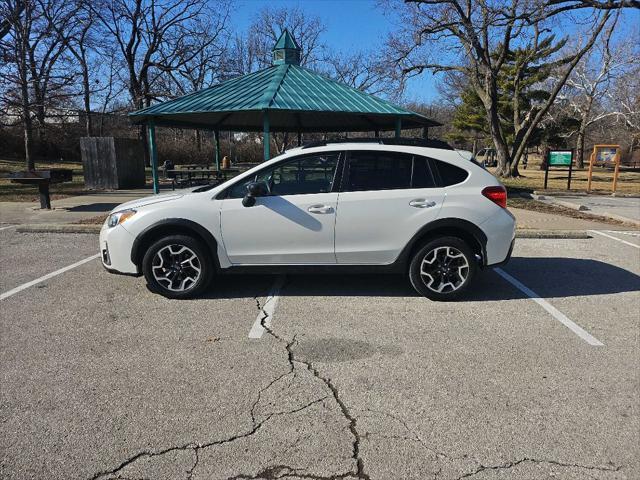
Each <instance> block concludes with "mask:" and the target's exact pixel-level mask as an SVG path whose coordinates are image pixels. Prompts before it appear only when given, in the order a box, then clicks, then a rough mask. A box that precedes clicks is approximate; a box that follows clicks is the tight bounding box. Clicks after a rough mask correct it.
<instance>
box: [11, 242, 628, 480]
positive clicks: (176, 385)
mask: <svg viewBox="0 0 640 480" xmlns="http://www.w3.org/2000/svg"><path fill="white" fill-rule="evenodd" d="M602 233H604V234H606V235H601V234H598V233H594V234H593V238H591V239H586V240H535V239H530V240H520V241H518V242H517V247H516V251H515V254H514V258H513V259H512V261H511V262H510V263H509V264H508V265H507V266H505V267H504V268H503V270H502V271H503V272H504V273H505V275H500V274H499V273H496V272H483V273H482V275H481V277H480V278H479V279H478V281H477V282H476V283H475V286H474V290H473V292H471V294H470V296H469V298H467V299H465V300H464V301H460V302H456V303H434V302H430V301H427V300H425V299H423V298H421V297H418V296H417V295H416V294H415V293H414V291H413V290H412V289H411V288H410V286H409V285H408V283H407V282H406V280H405V279H404V278H402V277H398V276H392V275H389V276H386V275H382V276H375V275H353V276H336V275H323V276H287V277H285V278H274V277H269V276H246V277H244V276H228V277H220V278H219V279H218V280H217V282H216V284H215V285H214V286H213V287H212V288H211V290H210V292H209V293H208V294H207V295H206V296H205V297H203V298H200V299H197V300H191V301H169V300H166V299H164V298H161V297H158V296H155V295H152V294H151V293H149V292H148V291H147V289H146V287H145V285H144V281H142V280H141V279H136V278H131V277H120V276H114V275H108V274H107V273H106V272H104V271H103V270H102V267H101V266H100V265H99V263H98V260H94V261H89V262H87V263H85V264H82V265H79V266H77V267H76V268H73V269H71V270H68V271H66V272H65V273H64V274H61V275H58V276H56V277H53V278H50V279H48V280H46V281H45V282H43V283H41V284H39V285H38V287H39V288H36V287H32V288H28V289H26V290H23V291H21V292H19V293H16V294H15V295H12V296H11V297H9V298H5V299H4V300H2V303H1V304H0V308H1V312H2V319H1V330H0V331H1V335H0V364H1V365H2V384H3V387H2V389H1V390H0V405H2V408H1V409H0V422H2V425H3V430H4V431H5V432H6V434H5V435H3V438H2V440H0V452H1V455H0V458H1V460H0V473H1V474H2V476H3V477H7V478H28V477H33V478H42V477H48V478H69V479H71V478H79V479H88V478H154V479H156V478H167V479H176V478H194V479H209V478H215V479H217V478H267V479H268V478H362V479H397V478H403V479H408V478H415V479H423V478H439V479H440V478H441V479H459V478H478V479H500V478H510V479H511V478H515V479H532V478H545V479H546V478H562V479H582V478H596V479H606V480H609V479H633V478H637V477H638V476H639V475H640V464H639V463H638V460H637V458H638V457H639V455H638V454H639V453H640V452H639V451H638V442H637V439H638V432H639V431H640V422H639V416H638V410H637V398H638V389H639V385H638V382H639V377H638V372H637V359H638V344H637V341H638V315H639V314H638V307H637V305H638V300H640V296H639V294H638V292H639V291H640V276H639V275H640V252H639V249H638V248H637V247H636V246H634V245H639V244H640V242H639V240H638V236H637V235H634V232H626V233H625V232H615V233H614V232H608V231H604V232H602ZM0 235H2V240H3V248H2V250H1V252H2V253H1V255H2V257H1V260H2V262H3V265H4V264H5V262H7V263H8V264H9V265H11V266H12V267H11V268H8V269H6V270H5V272H7V275H5V278H3V279H2V282H3V283H2V284H1V288H0V293H2V292H5V291H7V290H9V289H13V288H15V287H16V286H18V285H20V284H22V283H24V282H28V281H31V280H34V279H35V278H38V277H40V276H42V275H44V274H46V273H49V272H51V271H54V270H56V269H59V268H61V267H64V266H66V265H69V264H73V263H74V262H77V261H78V260H82V259H83V258H86V257H88V256H90V255H92V254H95V244H96V238H95V237H93V236H91V235H76V236H74V235H42V236H39V235H33V234H18V233H16V232H15V231H12V230H6V231H1V232H0ZM607 235H608V236H614V237H615V238H614V239H612V238H609V237H608V236H607ZM45 236H46V239H45V238H42V237H45ZM620 240H623V241H620ZM45 242H46V243H47V245H49V246H48V247H47V249H44V248H43V245H44V244H45ZM624 242H627V243H624ZM65 245H68V248H67V249H66V250H65V249H64V248H63V247H64V246H65ZM58 250H65V251H64V252H59V251H58ZM52 252H55V255H54V254H52ZM24 258H30V259H31V261H30V262H29V264H28V265H27V266H25V269H24V271H22V272H20V271H18V270H20V269H18V268H17V262H18V261H19V259H24ZM14 259H15V260H14ZM11 262H15V263H11ZM509 278H511V279H512V280H515V282H513V281H510V280H509ZM522 287H525V288H522ZM532 297H533V298H532ZM538 297H540V298H538ZM558 314H559V315H558ZM563 318H564V319H566V320H569V321H570V322H571V323H572V324H574V325H575V326H577V327H579V328H580V329H582V330H583V331H584V332H586V333H587V334H588V335H590V336H592V337H593V338H595V339H597V340H598V341H599V343H600V344H599V345H598V344H594V343H593V342H589V341H586V340H585V337H584V336H581V335H579V334H577V333H576V330H575V329H572V328H569V327H568V326H567V325H568V324H567V322H566V321H564V320H563ZM256 319H259V320H260V319H261V320H262V321H258V325H256ZM259 327H262V328H263V329H264V331H262V332H259V330H260V328H259ZM256 331H258V333H261V334H256ZM251 332H253V333H251Z"/></svg>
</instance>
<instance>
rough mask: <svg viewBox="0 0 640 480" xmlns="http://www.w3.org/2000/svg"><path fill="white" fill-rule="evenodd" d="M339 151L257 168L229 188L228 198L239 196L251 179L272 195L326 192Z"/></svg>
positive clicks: (331, 181) (328, 190)
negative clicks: (261, 184)
mask: <svg viewBox="0 0 640 480" xmlns="http://www.w3.org/2000/svg"><path fill="white" fill-rule="evenodd" d="M338 157H339V153H338V152H330V153H324V154H316V155H308V156H304V157H298V158H295V159H292V160H288V161H284V162H282V163H279V164H278V165H276V166H274V167H272V168H268V169H266V170H262V171H260V172H259V173H258V174H257V175H255V176H253V177H250V178H248V179H246V180H245V181H243V182H240V183H238V184H236V185H234V186H233V187H231V189H230V190H229V197H230V198H242V197H244V196H245V194H246V193H247V185H248V184H249V183H251V182H264V183H266V184H267V186H268V187H269V192H270V193H271V195H302V194H309V193H327V192H330V191H331V190H332V188H333V182H334V181H335V174H336V167H337V165H338Z"/></svg>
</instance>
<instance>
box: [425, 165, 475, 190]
mask: <svg viewBox="0 0 640 480" xmlns="http://www.w3.org/2000/svg"><path fill="white" fill-rule="evenodd" d="M434 163H435V165H436V168H437V169H438V173H439V174H440V180H441V181H442V186H443V187H449V186H451V185H457V184H458V183H462V182H464V181H465V180H466V179H467V178H468V177H469V172H468V171H466V170H465V169H464V168H460V167H456V166H455V165H451V164H450V163H446V162H441V161H438V160H436V161H435V162H434Z"/></svg>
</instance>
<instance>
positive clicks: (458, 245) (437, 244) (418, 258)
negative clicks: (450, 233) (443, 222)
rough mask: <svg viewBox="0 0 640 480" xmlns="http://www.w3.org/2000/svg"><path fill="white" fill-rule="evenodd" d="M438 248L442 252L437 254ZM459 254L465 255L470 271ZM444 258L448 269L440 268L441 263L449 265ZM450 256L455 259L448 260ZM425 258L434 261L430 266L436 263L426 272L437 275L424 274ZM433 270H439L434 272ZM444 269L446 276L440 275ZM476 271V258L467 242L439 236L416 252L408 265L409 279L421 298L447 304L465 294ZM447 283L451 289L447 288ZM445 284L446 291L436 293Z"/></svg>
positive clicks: (443, 266)
mask: <svg viewBox="0 0 640 480" xmlns="http://www.w3.org/2000/svg"><path fill="white" fill-rule="evenodd" d="M443 247H450V248H451V250H442V248H443ZM436 249H440V250H438V251H436ZM458 254H462V255H463V256H464V262H466V265H467V266H468V267H467V268H465V267H464V266H463V260H462V258H461V257H458ZM442 255H444V256H445V257H446V259H448V262H449V263H448V264H447V265H446V266H445V265H442V266H441V267H439V266H438V265H440V264H441V263H446V262H444V260H445V259H441V256H442ZM448 255H453V256H455V257H456V258H449V257H448ZM425 257H428V258H426V260H427V261H428V260H431V262H430V264H431V263H432V264H433V267H429V268H428V269H427V273H429V274H430V273H434V275H433V276H430V275H422V274H421V268H422V265H423V261H424V260H425ZM431 268H434V269H436V270H438V271H437V272H433V271H431ZM441 269H442V270H443V272H445V273H440V270H441ZM477 271H478V264H477V261H476V256H475V254H474V253H473V250H471V248H470V247H469V245H468V244H467V243H466V242H465V241H464V240H462V239H460V238H457V237H440V238H435V239H433V240H430V241H429V242H427V243H426V244H425V245H424V246H423V247H421V248H419V249H418V250H417V251H416V252H415V253H414V255H413V257H412V258H411V263H410V264H409V280H410V281H411V285H412V286H413V288H415V290H416V291H417V292H418V293H419V294H420V295H423V296H425V297H427V298H429V299H431V300H436V301H439V302H447V301H451V300H456V299H458V298H460V297H461V296H462V295H464V293H465V292H466V291H467V289H468V288H469V285H470V284H471V282H472V280H473V278H474V277H475V275H476V273H477ZM465 273H466V275H465ZM462 277H464V280H462ZM447 284H450V285H451V286H446V285H447ZM429 285H431V287H430V286H429ZM442 285H445V286H446V287H445V288H444V289H443V291H441V292H438V291H436V290H437V289H438V287H440V286H442Z"/></svg>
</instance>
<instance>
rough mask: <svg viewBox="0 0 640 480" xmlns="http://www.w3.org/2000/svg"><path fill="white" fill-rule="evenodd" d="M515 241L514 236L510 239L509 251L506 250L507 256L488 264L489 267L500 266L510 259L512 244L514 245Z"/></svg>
mask: <svg viewBox="0 0 640 480" xmlns="http://www.w3.org/2000/svg"><path fill="white" fill-rule="evenodd" d="M515 243H516V239H515V238H514V239H513V240H511V246H510V247H509V251H508V252H507V256H506V257H505V259H504V260H502V261H501V262H498V263H494V264H492V265H490V267H491V268H494V267H501V266H502V265H506V264H507V263H509V260H511V254H512V253H513V246H514V245H515Z"/></svg>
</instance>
